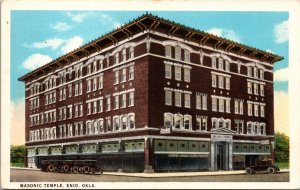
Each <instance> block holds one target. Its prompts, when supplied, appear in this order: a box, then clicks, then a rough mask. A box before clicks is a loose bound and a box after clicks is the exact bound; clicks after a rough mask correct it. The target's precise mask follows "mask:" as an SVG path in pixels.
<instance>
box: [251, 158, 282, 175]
mask: <svg viewBox="0 0 300 190" xmlns="http://www.w3.org/2000/svg"><path fill="white" fill-rule="evenodd" d="M278 171H279V168H278V166H276V165H274V164H273V161H272V160H261V161H259V163H258V165H255V166H249V167H246V174H254V173H256V172H268V173H270V174H275V173H276V172H278Z"/></svg>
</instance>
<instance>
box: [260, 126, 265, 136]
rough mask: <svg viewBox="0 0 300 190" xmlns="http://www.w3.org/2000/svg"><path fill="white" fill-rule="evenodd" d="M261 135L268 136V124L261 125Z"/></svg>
mask: <svg viewBox="0 0 300 190" xmlns="http://www.w3.org/2000/svg"><path fill="white" fill-rule="evenodd" d="M260 134H261V135H266V124H264V123H261V124H260Z"/></svg>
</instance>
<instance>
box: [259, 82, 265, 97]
mask: <svg viewBox="0 0 300 190" xmlns="http://www.w3.org/2000/svg"><path fill="white" fill-rule="evenodd" d="M260 95H261V96H264V95H265V88H264V85H263V84H261V85H260Z"/></svg>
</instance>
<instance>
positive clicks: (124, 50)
mask: <svg viewBox="0 0 300 190" xmlns="http://www.w3.org/2000/svg"><path fill="white" fill-rule="evenodd" d="M122 61H126V49H123V50H122Z"/></svg>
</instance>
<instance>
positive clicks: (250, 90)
mask: <svg viewBox="0 0 300 190" xmlns="http://www.w3.org/2000/svg"><path fill="white" fill-rule="evenodd" d="M247 85H248V94H252V83H251V82H247Z"/></svg>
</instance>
